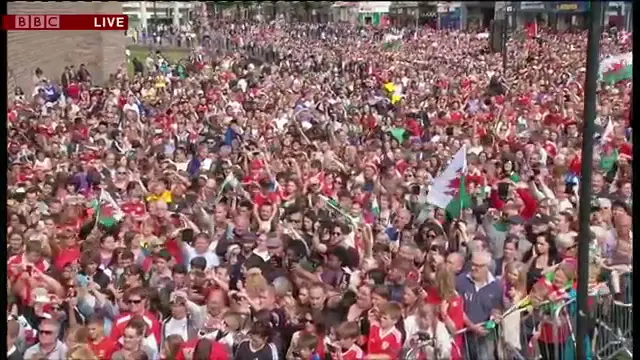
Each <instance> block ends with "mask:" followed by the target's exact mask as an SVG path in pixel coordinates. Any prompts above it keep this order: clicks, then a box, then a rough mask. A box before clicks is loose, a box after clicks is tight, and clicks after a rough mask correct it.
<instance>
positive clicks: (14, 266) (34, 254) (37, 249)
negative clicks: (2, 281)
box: [7, 240, 49, 282]
mask: <svg viewBox="0 0 640 360" xmlns="http://www.w3.org/2000/svg"><path fill="white" fill-rule="evenodd" d="M30 266H34V267H35V268H37V269H38V270H40V272H43V273H44V272H46V271H47V270H48V269H49V263H48V262H47V260H45V259H44V258H43V257H42V243H41V242H40V241H37V240H30V241H28V242H27V245H26V247H25V251H24V254H20V255H13V256H12V257H10V258H9V261H8V262H7V274H8V275H9V276H8V277H9V280H10V281H12V282H14V281H15V280H17V278H18V277H19V276H20V274H21V273H22V272H23V271H29V267H30Z"/></svg>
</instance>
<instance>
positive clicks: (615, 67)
mask: <svg viewBox="0 0 640 360" xmlns="http://www.w3.org/2000/svg"><path fill="white" fill-rule="evenodd" d="M632 68H633V55H632V54H631V53H630V52H628V53H626V54H621V55H616V56H611V57H609V58H606V59H603V60H602V61H601V62H600V68H599V69H598V74H599V76H600V80H601V81H603V82H605V83H607V84H609V85H613V84H616V83H618V82H620V81H623V80H629V79H631V78H632V75H633V71H632Z"/></svg>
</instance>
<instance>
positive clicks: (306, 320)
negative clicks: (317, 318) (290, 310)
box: [300, 319, 313, 324]
mask: <svg viewBox="0 0 640 360" xmlns="http://www.w3.org/2000/svg"><path fill="white" fill-rule="evenodd" d="M300 323H302V324H313V320H311V319H300Z"/></svg>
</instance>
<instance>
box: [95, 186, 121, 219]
mask: <svg viewBox="0 0 640 360" xmlns="http://www.w3.org/2000/svg"><path fill="white" fill-rule="evenodd" d="M91 205H92V207H93V208H94V209H95V213H96V223H97V224H101V225H103V226H105V227H111V226H114V225H116V224H117V223H118V222H120V220H122V219H123V218H124V212H123V211H122V209H120V206H118V204H117V203H116V201H115V200H113V198H112V197H111V195H110V194H109V193H108V192H107V191H104V190H100V197H99V198H98V199H97V200H93V202H92V204H91Z"/></svg>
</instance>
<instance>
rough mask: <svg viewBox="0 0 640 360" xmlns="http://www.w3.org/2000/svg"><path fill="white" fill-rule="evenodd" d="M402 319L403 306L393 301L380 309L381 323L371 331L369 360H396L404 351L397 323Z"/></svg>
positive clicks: (376, 324) (368, 341)
mask: <svg viewBox="0 0 640 360" xmlns="http://www.w3.org/2000/svg"><path fill="white" fill-rule="evenodd" d="M401 317H402V305H400V304H398V303H397V302H394V301H391V302H389V303H387V304H385V305H384V306H383V307H382V309H380V318H379V322H373V323H372V324H371V328H370V329H369V336H368V338H367V344H368V346H369V349H368V350H369V351H368V355H367V359H372V360H373V359H376V360H378V359H379V360H395V359H398V357H399V356H400V351H402V333H401V332H400V330H398V328H396V323H397V322H398V320H400V318H401Z"/></svg>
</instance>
